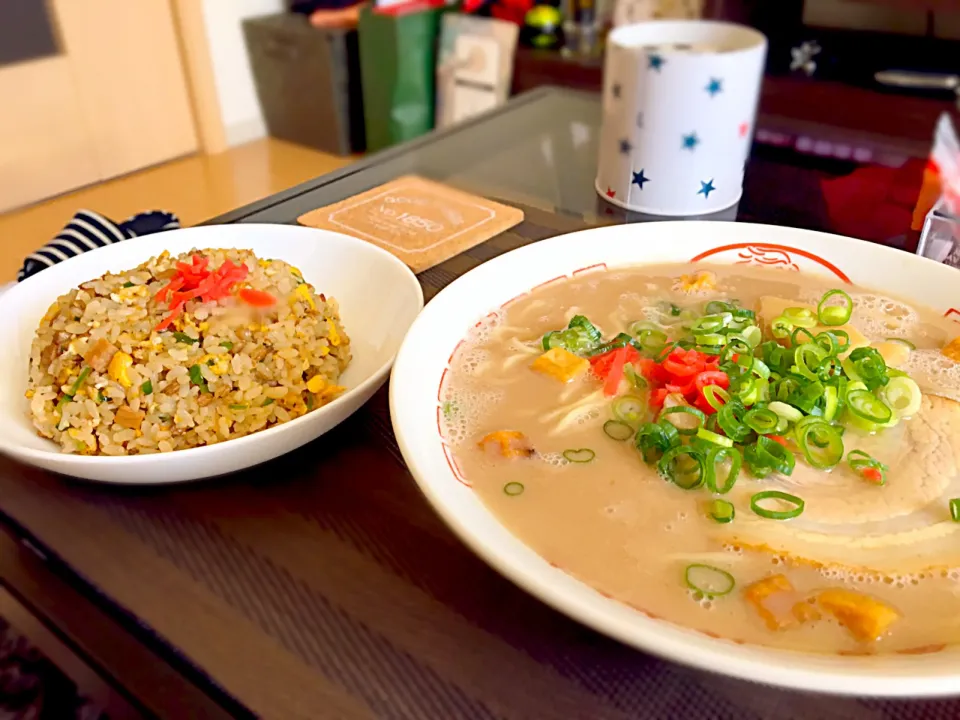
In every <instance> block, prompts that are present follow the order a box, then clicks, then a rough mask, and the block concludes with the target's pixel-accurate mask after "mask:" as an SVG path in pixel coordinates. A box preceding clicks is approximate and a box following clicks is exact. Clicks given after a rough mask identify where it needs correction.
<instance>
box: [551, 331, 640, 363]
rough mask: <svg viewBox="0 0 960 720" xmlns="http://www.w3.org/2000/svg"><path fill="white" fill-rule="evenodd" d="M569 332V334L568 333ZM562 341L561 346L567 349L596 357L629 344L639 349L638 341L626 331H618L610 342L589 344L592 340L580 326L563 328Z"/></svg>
mask: <svg viewBox="0 0 960 720" xmlns="http://www.w3.org/2000/svg"><path fill="white" fill-rule="evenodd" d="M568 334H569V335H568ZM563 335H564V342H563V344H562V347H565V348H566V349H567V350H570V351H571V352H573V353H575V354H579V355H583V356H585V357H596V356H597V355H604V354H606V353H608V352H610V351H611V350H618V349H620V348H622V347H626V346H627V345H630V346H631V347H634V348H636V349H637V350H640V349H641V348H640V343H638V342H637V341H636V340H634V339H633V338H632V337H630V336H629V335H627V334H626V333H620V334H619V335H617V336H616V337H615V338H614V339H613V340H611V341H610V342H606V343H602V344H600V345H591V344H590V343H591V342H592V341H591V340H590V339H589V338H587V336H586V334H585V333H584V331H583V330H582V329H581V328H573V329H571V330H564V331H563Z"/></svg>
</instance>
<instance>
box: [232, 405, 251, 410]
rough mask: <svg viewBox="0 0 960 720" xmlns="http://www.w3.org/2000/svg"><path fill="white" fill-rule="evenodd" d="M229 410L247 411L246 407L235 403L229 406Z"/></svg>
mask: <svg viewBox="0 0 960 720" xmlns="http://www.w3.org/2000/svg"><path fill="white" fill-rule="evenodd" d="M230 409H231V410H246V409H247V405H244V404H243V403H237V404H236V405H231V406H230Z"/></svg>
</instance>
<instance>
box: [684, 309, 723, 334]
mask: <svg viewBox="0 0 960 720" xmlns="http://www.w3.org/2000/svg"><path fill="white" fill-rule="evenodd" d="M732 319H733V315H731V314H730V313H728V312H724V313H717V314H715V315H704V316H703V317H702V318H700V319H699V320H697V321H696V322H694V323H693V325H692V326H691V327H690V332H692V333H693V334H694V335H697V334H704V333H715V332H719V331H720V330H722V329H723V328H725V327H726V326H727V325H728V324H729V323H730V321H731V320H732Z"/></svg>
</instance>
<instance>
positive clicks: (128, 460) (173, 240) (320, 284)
mask: <svg viewBox="0 0 960 720" xmlns="http://www.w3.org/2000/svg"><path fill="white" fill-rule="evenodd" d="M194 248H196V249H205V248H235V249H248V250H252V251H253V252H254V253H255V254H256V255H257V257H260V258H277V259H280V260H284V261H286V262H288V263H290V264H291V265H293V266H295V267H297V268H299V269H300V270H301V271H302V272H303V277H304V278H305V279H306V280H307V282H309V283H311V284H312V285H313V286H314V287H315V288H316V289H317V292H321V293H325V294H327V295H329V296H332V297H334V298H336V300H337V301H338V302H339V303H340V317H341V319H342V320H343V325H344V328H345V329H346V331H347V334H348V335H349V336H350V344H351V350H352V353H353V359H352V360H351V362H350V365H349V366H348V368H347V370H346V372H345V373H344V374H343V376H342V377H341V384H342V385H344V386H346V388H347V390H346V392H344V393H343V394H342V395H340V397H338V398H337V399H335V400H334V401H333V402H331V403H330V404H328V405H325V406H323V407H322V408H319V409H318V410H314V411H313V412H310V413H307V414H306V415H304V416H302V417H299V418H297V419H295V420H292V421H290V422H287V423H283V424H282V425H276V426H274V427H272V428H269V429H266V430H261V431H260V432H256V433H253V434H251V435H247V436H245V437H241V438H236V439H233V440H228V441H226V442H223V443H217V444H214V445H207V446H205V447H198V448H190V449H188V450H176V451H174V452H171V453H160V454H152V455H131V456H128V457H105V456H90V457H85V456H81V455H71V454H64V453H62V452H60V448H59V446H58V445H57V444H56V443H54V442H53V441H51V440H47V439H44V438H42V437H39V436H38V435H37V433H36V431H35V430H34V428H33V425H32V424H31V422H30V419H29V417H28V406H27V401H26V399H25V398H24V391H25V390H26V386H27V372H28V369H29V358H30V343H31V341H32V340H33V336H34V333H35V332H36V328H37V325H39V323H40V318H41V317H43V315H44V313H45V312H46V311H47V308H48V307H49V306H50V304H51V303H52V302H53V301H54V300H56V299H57V297H59V296H60V295H62V294H64V293H66V292H67V291H69V290H70V289H71V288H74V287H76V286H77V285H79V284H80V283H83V282H86V281H88V280H92V279H94V278H96V277H99V276H100V275H102V274H104V273H106V272H120V271H125V270H130V269H132V268H134V267H136V266H137V265H139V264H140V263H142V262H144V261H146V260H148V259H150V258H151V257H154V256H156V255H159V254H160V253H161V252H163V251H164V250H168V251H169V252H170V253H171V254H173V255H179V254H181V253H185V252H189V251H190V250H192V249H194ZM422 307H423V292H422V291H421V289H420V283H419V282H418V281H417V278H416V277H415V276H414V274H413V273H412V272H411V271H410V270H409V268H407V266H406V265H404V264H403V263H402V262H401V261H400V260H398V259H397V258H395V257H394V256H393V255H391V254H390V253H388V252H386V251H384V250H381V249H380V248H378V247H376V246H374V245H371V244H370V243H368V242H365V241H363V240H357V239H356V238H352V237H348V236H346V235H341V234H339V233H334V232H329V231H326V230H314V229H310V228H304V227H295V226H290V225H252V224H251V225H213V226H209V227H198V228H190V229H186V230H174V231H171V232H164V233H158V234H156V235H150V236H147V237H141V238H135V239H132V240H128V241H126V242H121V243H117V244H115V245H109V246H107V247H104V248H100V249H98V250H92V251H90V252H87V253H84V254H83V255H79V256H77V257H75V258H72V259H70V260H67V261H65V262H62V263H60V264H58V265H54V266H53V267H51V268H48V269H46V270H44V271H43V272H41V273H38V274H37V275H35V276H33V277H31V278H29V279H27V280H25V281H24V282H22V283H19V284H18V285H17V286H15V287H13V288H11V289H10V290H8V291H7V292H4V293H3V294H2V295H0V317H3V318H4V322H3V323H2V324H0V347H2V348H3V352H2V353H0V378H2V379H3V380H2V383H0V452H2V453H4V454H5V455H9V456H10V457H12V458H15V459H17V460H19V461H20V462H23V463H26V464H28V465H34V466H36V467H41V468H44V469H46V470H51V471H53V472H57V473H62V474H64V475H72V476H74V477H80V478H85V479H88V480H99V481H102V482H112V483H130V484H146V483H169V482H179V481H183V480H196V479H199V478H205V477H213V476H216V475H223V474H225V473H229V472H234V471H236V470H241V469H243V468H247V467H250V466H252V465H256V464H257V463H261V462H264V461H266V460H270V459H272V458H275V457H277V456H279V455H282V454H284V453H286V452H289V451H290V450H293V449H294V448H297V447H300V446H301V445H303V444H305V443H307V442H310V441H311V440H313V439H314V438H317V437H319V436H320V435H322V434H323V433H325V432H327V431H328V430H330V429H331V428H333V427H334V426H336V425H337V424H338V423H340V422H342V421H343V420H345V419H346V418H347V417H349V416H350V415H351V414H352V413H353V412H354V411H356V410H357V408H359V407H360V406H361V405H363V403H365V402H366V401H367V400H368V399H369V398H370V396H371V395H373V393H374V392H376V390H377V388H379V387H380V386H381V385H382V384H383V383H384V381H385V380H386V378H387V374H388V373H389V372H390V366H391V364H392V363H393V359H394V357H395V356H396V353H397V349H398V348H399V347H400V342H401V341H402V340H403V336H404V333H405V332H406V331H407V328H408V327H410V323H411V322H413V319H414V318H415V317H416V316H417V313H418V312H420V310H421V308H422Z"/></svg>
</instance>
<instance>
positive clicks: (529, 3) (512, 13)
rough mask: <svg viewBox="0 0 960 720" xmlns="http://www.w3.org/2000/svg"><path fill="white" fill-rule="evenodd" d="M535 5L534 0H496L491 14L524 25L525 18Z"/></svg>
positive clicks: (499, 18) (491, 7)
mask: <svg viewBox="0 0 960 720" xmlns="http://www.w3.org/2000/svg"><path fill="white" fill-rule="evenodd" d="M534 5H535V2H534V0H494V2H493V4H492V5H491V6H490V16H491V17H495V18H497V19H498V20H506V21H507V22H512V23H513V24H514V25H519V26H520V27H523V19H524V17H526V14H527V12H528V11H529V10H530V8H532V7H533V6H534Z"/></svg>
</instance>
